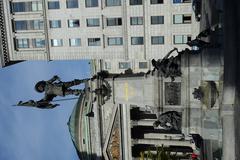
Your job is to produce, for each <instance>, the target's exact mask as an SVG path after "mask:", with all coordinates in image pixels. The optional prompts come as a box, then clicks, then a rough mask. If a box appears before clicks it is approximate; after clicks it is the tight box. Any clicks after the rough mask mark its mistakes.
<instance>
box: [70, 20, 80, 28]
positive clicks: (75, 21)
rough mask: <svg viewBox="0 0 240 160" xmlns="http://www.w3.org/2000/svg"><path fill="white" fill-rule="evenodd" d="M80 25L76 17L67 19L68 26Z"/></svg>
mask: <svg viewBox="0 0 240 160" xmlns="http://www.w3.org/2000/svg"><path fill="white" fill-rule="evenodd" d="M79 26H80V22H79V20H78V19H70V20H68V27H69V28H74V27H79Z"/></svg>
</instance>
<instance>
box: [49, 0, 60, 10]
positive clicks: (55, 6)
mask: <svg viewBox="0 0 240 160" xmlns="http://www.w3.org/2000/svg"><path fill="white" fill-rule="evenodd" d="M48 9H60V4H59V1H49V2H48Z"/></svg>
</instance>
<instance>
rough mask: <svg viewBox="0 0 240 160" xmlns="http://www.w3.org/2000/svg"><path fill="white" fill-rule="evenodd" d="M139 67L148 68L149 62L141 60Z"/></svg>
mask: <svg viewBox="0 0 240 160" xmlns="http://www.w3.org/2000/svg"><path fill="white" fill-rule="evenodd" d="M139 68H140V69H146V68H148V63H147V62H139Z"/></svg>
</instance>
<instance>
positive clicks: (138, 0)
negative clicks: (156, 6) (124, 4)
mask: <svg viewBox="0 0 240 160" xmlns="http://www.w3.org/2000/svg"><path fill="white" fill-rule="evenodd" d="M141 4H142V0H130V5H141Z"/></svg>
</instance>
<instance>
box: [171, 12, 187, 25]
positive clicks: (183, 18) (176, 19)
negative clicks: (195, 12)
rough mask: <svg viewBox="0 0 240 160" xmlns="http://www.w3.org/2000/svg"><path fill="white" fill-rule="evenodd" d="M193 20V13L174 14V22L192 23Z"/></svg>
mask: <svg viewBox="0 0 240 160" xmlns="http://www.w3.org/2000/svg"><path fill="white" fill-rule="evenodd" d="M191 21H192V16H191V15H185V14H176V15H173V24H187V23H191Z"/></svg>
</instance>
